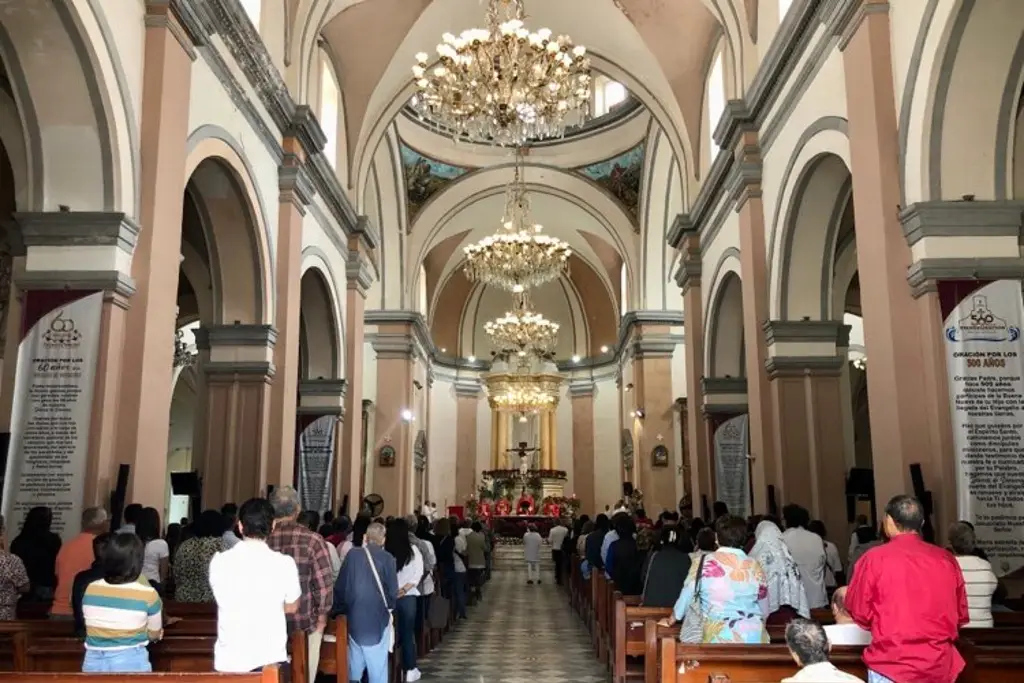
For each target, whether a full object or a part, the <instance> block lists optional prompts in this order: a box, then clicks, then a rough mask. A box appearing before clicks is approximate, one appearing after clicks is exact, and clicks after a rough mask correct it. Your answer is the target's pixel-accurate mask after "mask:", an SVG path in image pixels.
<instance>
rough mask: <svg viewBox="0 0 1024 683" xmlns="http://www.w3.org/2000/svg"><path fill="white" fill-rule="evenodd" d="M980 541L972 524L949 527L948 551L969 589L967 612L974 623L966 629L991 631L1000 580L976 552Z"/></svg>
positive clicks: (965, 523)
mask: <svg viewBox="0 0 1024 683" xmlns="http://www.w3.org/2000/svg"><path fill="white" fill-rule="evenodd" d="M976 543H977V538H976V536H975V534H974V527H973V526H971V524H970V523H969V522H957V523H955V524H953V525H952V526H951V527H950V528H949V548H950V550H952V551H953V554H954V555H956V561H957V564H959V565H960V571H961V572H963V575H964V586H965V588H966V589H967V611H968V612H969V613H970V616H971V621H970V622H969V623H968V624H967V626H966V628H992V594H993V593H994V592H995V590H996V586H997V585H998V580H997V579H996V575H995V573H993V571H992V565H991V564H989V561H988V560H983V559H981V558H980V557H978V556H977V555H976V554H975V553H976V552H977V547H976Z"/></svg>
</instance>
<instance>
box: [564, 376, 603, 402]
mask: <svg viewBox="0 0 1024 683" xmlns="http://www.w3.org/2000/svg"><path fill="white" fill-rule="evenodd" d="M596 389H597V385H596V384H595V383H594V382H592V381H590V380H571V381H570V382H569V398H570V399H573V398H593V396H594V392H595V390H596Z"/></svg>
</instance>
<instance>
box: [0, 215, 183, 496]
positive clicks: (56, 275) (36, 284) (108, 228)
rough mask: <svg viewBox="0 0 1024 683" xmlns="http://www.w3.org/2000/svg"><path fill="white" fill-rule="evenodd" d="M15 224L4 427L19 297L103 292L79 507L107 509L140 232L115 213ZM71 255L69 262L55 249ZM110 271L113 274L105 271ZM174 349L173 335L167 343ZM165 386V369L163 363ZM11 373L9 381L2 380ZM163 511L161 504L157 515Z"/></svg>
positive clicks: (23, 219)
mask: <svg viewBox="0 0 1024 683" xmlns="http://www.w3.org/2000/svg"><path fill="white" fill-rule="evenodd" d="M14 217H15V224H14V225H11V226H9V233H10V237H11V238H12V239H14V240H15V241H16V242H17V245H18V250H19V253H23V254H24V256H17V257H15V259H14V263H12V265H13V267H14V271H13V278H14V280H13V282H12V287H11V292H12V293H17V297H18V298H17V300H16V305H15V306H14V307H12V310H11V311H9V312H8V321H9V322H10V323H11V324H12V325H13V327H10V328H9V333H8V338H7V353H9V354H10V355H9V356H7V359H9V361H10V362H5V363H4V374H5V382H6V381H8V380H9V381H10V384H9V385H6V384H5V386H9V387H10V389H11V390H10V391H8V392H6V394H5V397H4V399H3V401H4V403H5V405H3V408H2V410H4V413H5V415H6V416H7V419H8V420H9V419H10V411H11V407H12V401H13V393H14V392H13V389H14V386H15V384H14V381H15V375H16V373H17V357H18V346H19V344H20V341H21V338H22V334H23V332H24V330H23V329H22V328H23V323H24V322H25V321H24V318H23V316H24V314H25V308H24V307H23V304H24V303H25V302H24V297H26V296H36V295H38V294H43V292H44V291H45V292H46V294H45V296H47V297H49V298H52V299H53V300H54V304H55V305H59V304H62V303H65V302H70V301H72V300H75V299H78V298H81V297H84V296H87V295H89V294H91V293H93V292H97V291H102V292H103V304H102V307H101V311H100V320H99V333H100V343H99V351H98V355H97V359H96V380H95V384H94V386H93V392H92V396H91V397H90V399H91V400H90V403H91V420H90V424H89V432H88V451H87V456H86V467H85V472H86V473H85V478H84V491H83V504H85V505H96V504H108V502H109V501H108V496H109V492H110V490H111V489H112V488H113V483H112V479H113V476H114V474H115V473H114V470H115V469H116V464H117V462H116V458H115V455H116V453H117V448H116V442H117V435H118V424H117V415H118V406H119V403H120V388H121V387H120V385H121V367H122V358H123V355H124V345H125V319H126V315H127V310H128V308H129V302H130V299H131V297H132V295H133V294H134V292H135V286H134V282H133V280H132V278H131V276H130V275H129V273H128V271H129V269H130V268H131V259H132V257H133V253H134V250H135V247H136V241H137V238H138V234H139V228H138V226H137V225H136V224H135V223H134V222H133V221H131V220H130V219H129V218H128V217H127V216H125V215H124V214H123V213H116V212H109V213H106V212H63V211H56V212H39V213H16V214H14ZM62 247H63V248H65V249H67V250H71V249H73V250H74V253H75V257H74V258H73V259H68V258H66V257H64V255H63V254H61V251H62V250H61V249H60V248H62ZM112 265H113V266H114V267H113V269H112V268H111V266H112ZM168 348H173V335H172V336H170V337H168ZM167 367H168V372H167V374H168V378H169V377H170V375H171V363H170V362H168V366H167ZM8 373H9V374H8ZM159 467H160V470H159V471H160V472H162V473H163V472H166V469H167V449H166V445H165V447H164V449H163V451H162V458H161V460H160V463H159ZM162 508H163V500H161V501H160V503H159V509H162Z"/></svg>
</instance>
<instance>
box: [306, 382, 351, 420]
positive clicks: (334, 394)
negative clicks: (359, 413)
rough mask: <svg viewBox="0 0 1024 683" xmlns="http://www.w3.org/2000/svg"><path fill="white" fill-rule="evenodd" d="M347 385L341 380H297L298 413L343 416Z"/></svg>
mask: <svg viewBox="0 0 1024 683" xmlns="http://www.w3.org/2000/svg"><path fill="white" fill-rule="evenodd" d="M347 385H348V383H347V382H346V381H345V380H343V379H323V378H320V379H303V380H299V413H300V414H307V415H338V416H339V417H341V416H344V415H345V393H346V390H347V388H348V387H347Z"/></svg>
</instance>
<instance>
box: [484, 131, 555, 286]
mask: <svg viewBox="0 0 1024 683" xmlns="http://www.w3.org/2000/svg"><path fill="white" fill-rule="evenodd" d="M522 161H523V157H522V150H517V152H516V162H515V175H514V176H513V179H512V183H511V184H510V185H509V186H508V188H507V191H506V194H505V213H504V216H503V217H502V219H501V223H502V226H501V230H499V231H498V232H497V233H496V234H494V235H491V236H490V237H485V238H484V239H482V240H480V241H479V242H477V243H476V244H472V245H470V246H468V247H466V248H465V250H464V251H465V254H466V265H465V273H466V277H467V278H469V279H470V281H473V282H482V283H484V284H488V285H492V286H494V287H499V288H501V289H504V290H507V291H510V292H513V293H521V292H524V291H526V290H527V289H530V288H531V287H537V286H540V285H542V284H544V283H546V282H551V281H552V280H554V279H555V278H557V277H558V276H559V275H561V274H562V273H565V272H567V271H568V270H569V257H570V256H571V255H572V249H570V248H569V245H568V243H566V242H563V241H562V240H560V239H558V238H557V237H551V236H549V235H545V234H543V230H544V226H542V225H540V224H538V223H531V220H530V201H529V198H528V197H527V196H526V183H525V182H523V176H522Z"/></svg>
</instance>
